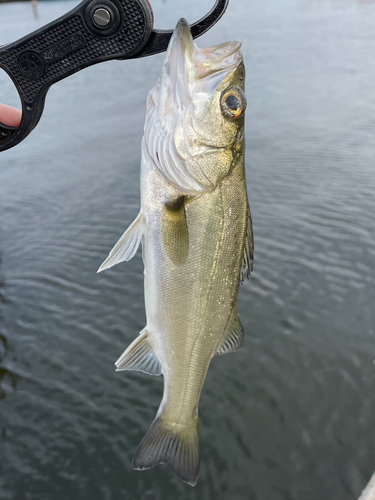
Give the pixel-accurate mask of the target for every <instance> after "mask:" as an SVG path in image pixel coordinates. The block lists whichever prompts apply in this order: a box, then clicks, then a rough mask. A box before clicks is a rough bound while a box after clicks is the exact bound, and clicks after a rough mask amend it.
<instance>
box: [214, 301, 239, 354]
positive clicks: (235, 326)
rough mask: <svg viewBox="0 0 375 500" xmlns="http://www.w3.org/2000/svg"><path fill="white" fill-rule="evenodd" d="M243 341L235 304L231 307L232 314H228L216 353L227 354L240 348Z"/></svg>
mask: <svg viewBox="0 0 375 500" xmlns="http://www.w3.org/2000/svg"><path fill="white" fill-rule="evenodd" d="M243 341H244V331H243V326H242V325H241V321H240V318H239V317H238V309H237V304H236V305H235V306H234V307H233V310H232V314H231V315H230V318H229V321H228V323H227V326H226V329H225V332H224V336H223V340H222V343H221V345H220V347H219V349H218V351H217V354H219V355H221V354H227V353H228V352H234V351H237V350H238V349H241V347H242V346H243Z"/></svg>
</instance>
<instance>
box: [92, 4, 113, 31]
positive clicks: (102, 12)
mask: <svg viewBox="0 0 375 500" xmlns="http://www.w3.org/2000/svg"><path fill="white" fill-rule="evenodd" d="M93 21H94V23H95V24H96V26H98V27H99V28H105V27H106V26H108V24H109V23H110V22H111V14H110V13H109V12H108V10H107V9H103V7H100V8H99V9H96V11H95V12H94V15H93Z"/></svg>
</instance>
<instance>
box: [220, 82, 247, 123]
mask: <svg viewBox="0 0 375 500" xmlns="http://www.w3.org/2000/svg"><path fill="white" fill-rule="evenodd" d="M246 106H247V101H246V97H245V94H244V93H243V91H242V89H240V88H239V87H238V88H231V89H229V90H226V91H225V92H224V93H223V95H222V96H221V112H222V113H223V115H224V116H227V117H228V118H231V119H232V120H235V119H236V118H239V117H240V116H241V115H243V114H244V112H245V110H246Z"/></svg>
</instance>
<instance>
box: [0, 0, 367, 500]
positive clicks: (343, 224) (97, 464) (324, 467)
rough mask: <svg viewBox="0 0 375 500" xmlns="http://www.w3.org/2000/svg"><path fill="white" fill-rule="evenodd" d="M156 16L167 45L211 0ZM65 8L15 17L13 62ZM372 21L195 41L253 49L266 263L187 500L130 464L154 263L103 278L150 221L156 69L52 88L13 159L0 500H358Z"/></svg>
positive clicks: (13, 10)
mask: <svg viewBox="0 0 375 500" xmlns="http://www.w3.org/2000/svg"><path fill="white" fill-rule="evenodd" d="M153 4H154V7H155V12H156V18H157V21H158V26H160V27H172V26H173V24H174V23H175V21H176V19H177V18H178V17H179V16H180V15H183V14H184V15H186V16H187V18H188V19H189V20H190V21H194V20H195V19H197V18H199V17H201V16H202V15H203V14H204V13H205V12H206V11H208V9H209V8H210V5H211V1H208V0H205V1H204V2H203V1H202V2H198V0H196V1H192V2H189V4H188V5H185V3H184V2H183V1H182V0H181V1H179V2H173V3H172V2H164V3H162V2H160V0H159V1H158V0H154V2H153ZM73 5H75V4H73V3H70V2H56V3H41V4H39V18H38V19H34V18H33V16H32V10H31V6H30V5H29V4H28V3H25V4H17V3H16V4H4V5H1V6H0V44H1V43H5V42H8V41H11V40H14V39H16V38H18V37H20V36H22V35H24V34H26V33H28V32H30V31H31V30H33V29H36V28H37V27H38V26H41V25H42V24H44V23H46V22H48V21H49V20H52V19H54V18H55V17H57V16H58V15H60V14H62V13H64V12H65V11H67V10H68V9H70V8H71V7H73ZM163 16H165V18H164V19H163ZM161 19H163V20H162V21H160V20H161ZM374 23H375V4H374V3H371V2H355V1H354V0H341V1H334V0H332V1H331V0H325V1H323V0H316V1H312V0H311V1H309V0H302V1H297V0H285V1H284V2H279V1H278V0H258V1H254V2H251V3H249V2H247V1H246V0H237V1H232V3H231V5H230V8H229V11H228V13H227V14H226V16H225V18H223V20H222V21H221V23H220V24H219V25H218V26H217V27H216V28H215V29H213V30H212V31H211V32H210V33H208V34H207V35H205V37H204V38H203V39H202V41H201V43H202V44H204V45H209V44H211V43H217V42H221V41H224V40H227V39H230V38H233V37H237V38H239V39H241V40H243V42H244V53H245V57H246V64H247V69H248V79H247V95H248V101H249V107H248V112H247V180H248V187H249V193H250V201H251V207H252V212H253V219H254V230H255V244H256V262H255V271H254V274H253V277H252V279H251V280H250V281H249V282H246V283H245V284H244V285H243V286H242V287H241V290H240V298H239V308H240V314H241V318H242V322H243V324H244V327H245V330H246V346H245V347H244V349H242V350H241V351H240V352H238V353H236V354H232V355H228V356H223V357H220V358H215V359H214V360H213V362H212V365H211V368H210V371H209V374H208V377H207V381H206V384H205V387H204V390H203V394H202V399H201V404H200V431H201V458H202V468H201V478H200V481H199V483H198V485H197V486H196V488H194V489H193V488H190V487H189V486H186V485H185V484H183V483H181V482H180V481H179V480H178V479H177V478H176V477H175V476H174V475H173V473H171V472H170V470H168V469H166V468H165V467H163V468H157V469H154V470H153V471H150V472H144V473H140V472H134V471H133V470H132V468H131V458H132V456H133V454H134V452H135V449H136V447H137V445H138V443H139V442H140V440H141V439H142V437H143V435H144V434H145V432H146V430H147V428H148V426H149V424H150V423H151V421H152V420H153V418H154V415H155V412H156V409H157V407H158V404H159V401H160V398H161V393H162V380H161V379H160V378H152V377H148V376H146V375H143V374H139V373H131V372H129V373H115V372H114V367H113V362H114V361H115V360H116V359H117V357H118V356H119V355H120V354H121V353H122V351H123V350H124V349H125V347H126V346H127V345H128V344H129V343H130V342H131V341H132V340H133V339H134V338H135V336H136V335H137V334H138V332H139V331H140V330H141V329H142V328H143V326H144V324H145V315H144V305H143V283H142V264H141V257H140V255H139V254H138V255H137V257H136V258H135V259H133V260H132V261H131V262H130V263H128V264H124V265H121V266H118V267H116V268H114V269H113V270H111V271H108V272H106V273H103V274H102V275H97V274H96V270H97V268H98V267H99V265H100V264H101V262H102V261H103V259H104V258H105V257H106V255H107V253H108V251H109V250H110V249H111V247H112V245H113V244H114V243H115V241H116V240H117V238H118V237H119V235H120V234H121V233H122V232H123V230H124V229H125V228H126V227H127V226H128V224H129V223H130V222H131V221H132V220H133V219H134V217H135V216H136V214H137V212H138V207H139V193H138V190H139V159H140V142H141V137H142V128H143V121H144V111H145V100H146V95H147V92H148V90H149V89H150V88H151V87H152V86H153V84H154V82H155V81H156V78H157V76H158V73H159V72H160V67H161V56H157V57H153V58H149V59H146V60H140V61H127V62H110V63H105V64H101V65H99V66H97V67H93V68H89V69H87V70H85V71H83V72H81V73H79V74H77V75H74V76H72V77H70V78H69V79H68V80H66V81H65V82H61V83H60V84H58V85H56V86H55V87H54V88H52V90H51V91H50V93H49V95H48V98H47V105H46V110H45V113H44V116H43V120H42V121H41V123H40V125H39V126H38V127H37V129H35V131H34V132H33V133H32V135H31V136H30V137H29V138H28V139H27V140H26V141H25V142H24V143H22V144H21V145H19V146H18V147H17V148H15V149H14V150H10V151H7V152H4V153H2V154H1V158H0V254H1V267H0V499H1V500H42V499H46V500H66V499H67V498H74V499H75V500H87V499H88V498H90V499H91V500H111V499H114V500H118V499H124V500H135V499H136V500H151V499H152V500H166V499H168V500H172V499H173V500H176V499H181V500H228V499H230V500H245V499H246V500H318V499H322V500H355V499H356V498H357V497H358V496H359V493H360V491H361V489H362V488H363V487H364V485H365V484H366V482H367V481H368V479H369V478H370V476H371V474H372V473H373V471H374V470H375V449H374V442H375V428H374V418H375V417H374V414H375V397H374V390H375V364H374V363H375V349H374V341H375V308H374V301H375V272H374V269H375V197H374V192H375V168H374V156H375V140H374V139H375V118H374V117H375V93H374V88H373V82H374V78H375V62H374V61H375V60H374V57H373V54H374V53H375V36H374V31H373V26H374ZM4 85H5V84H4ZM3 89H5V90H3ZM1 92H2V94H0V95H1V96H2V97H1V99H2V100H3V101H6V102H7V100H6V98H9V100H10V99H11V97H12V96H11V92H10V90H9V88H8V87H7V86H3V87H2V89H1ZM1 99H0V100H1Z"/></svg>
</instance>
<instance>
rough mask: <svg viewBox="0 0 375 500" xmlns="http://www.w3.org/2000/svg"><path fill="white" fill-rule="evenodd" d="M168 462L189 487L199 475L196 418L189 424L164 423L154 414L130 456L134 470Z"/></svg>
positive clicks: (193, 484)
mask: <svg viewBox="0 0 375 500" xmlns="http://www.w3.org/2000/svg"><path fill="white" fill-rule="evenodd" d="M159 464H168V465H169V466H170V467H172V469H173V470H174V472H175V473H176V474H177V475H178V476H179V477H180V478H181V479H182V480H183V481H185V482H186V483H188V484H190V486H195V485H196V484H197V481H198V476H199V431H198V418H196V419H195V420H194V421H193V422H191V425H186V424H181V423H179V424H173V422H164V421H163V419H162V418H161V417H158V416H157V417H156V418H155V420H154V421H153V423H152V424H151V427H150V428H149V430H148V432H147V434H146V435H145V437H144V438H143V440H142V442H141V444H140V445H139V448H138V450H137V453H136V454H135V457H134V459H133V467H134V469H136V470H144V469H152V468H153V467H155V466H156V465H159Z"/></svg>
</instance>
